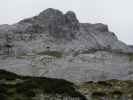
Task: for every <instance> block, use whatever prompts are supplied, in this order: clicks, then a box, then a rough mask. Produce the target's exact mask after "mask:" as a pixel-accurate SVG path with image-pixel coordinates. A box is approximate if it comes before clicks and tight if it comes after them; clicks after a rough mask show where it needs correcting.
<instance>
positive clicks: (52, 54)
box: [38, 51, 63, 58]
mask: <svg viewBox="0 0 133 100" xmlns="http://www.w3.org/2000/svg"><path fill="white" fill-rule="evenodd" d="M38 54H39V55H48V56H52V57H56V58H62V57H63V53H62V52H59V51H43V52H40V53H38Z"/></svg>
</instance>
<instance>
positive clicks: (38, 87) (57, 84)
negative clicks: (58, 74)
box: [0, 70, 86, 100]
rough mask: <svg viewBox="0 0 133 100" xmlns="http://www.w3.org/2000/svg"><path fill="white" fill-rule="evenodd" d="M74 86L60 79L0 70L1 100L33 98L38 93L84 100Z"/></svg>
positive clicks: (29, 99) (28, 99)
mask: <svg viewBox="0 0 133 100" xmlns="http://www.w3.org/2000/svg"><path fill="white" fill-rule="evenodd" d="M3 80H4V81H3ZM20 80H21V81H20ZM12 82H16V84H12ZM7 83H8V84H7ZM75 87H76V86H75V85H74V84H73V83H71V82H68V81H66V80H62V79H53V78H45V77H29V76H19V75H16V74H14V73H11V72H7V71H3V70H0V98H2V100H35V99H33V98H35V97H36V96H37V95H38V93H42V94H44V95H47V94H49V95H53V96H54V95H56V94H58V95H61V96H69V97H74V98H81V99H80V100H86V98H85V97H84V96H83V95H82V94H81V93H80V92H78V91H76V88H75ZM48 100H50V99H48Z"/></svg>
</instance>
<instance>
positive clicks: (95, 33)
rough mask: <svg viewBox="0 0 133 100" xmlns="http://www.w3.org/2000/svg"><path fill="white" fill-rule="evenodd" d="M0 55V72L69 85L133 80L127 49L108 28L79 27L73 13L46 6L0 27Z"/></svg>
mask: <svg viewBox="0 0 133 100" xmlns="http://www.w3.org/2000/svg"><path fill="white" fill-rule="evenodd" d="M7 37H10V38H7ZM10 44H12V45H10ZM7 45H8V46H7ZM0 54H1V55H0V68H1V69H6V70H10V71H13V72H16V73H18V74H22V75H32V76H47V77H52V78H62V79H66V80H70V81H73V82H84V81H89V80H103V79H112V78H113V79H114V78H116V79H132V76H133V73H132V71H133V69H132V66H133V62H132V61H133V49H132V47H131V46H128V45H126V44H125V43H123V42H121V41H120V40H119V39H118V38H117V36H116V35H115V34H114V33H113V32H111V31H110V30H109V29H108V26H107V25H104V24H101V23H97V24H90V23H80V22H79V21H78V19H77V18H76V15H75V13H74V12H72V11H68V12H66V13H65V14H63V13H62V12H61V11H59V10H57V9H53V8H49V9H47V10H44V11H42V12H41V13H40V14H39V15H37V16H34V17H32V18H28V19H24V20H22V21H20V22H18V23H16V24H13V25H1V26H0ZM3 59H4V60H3Z"/></svg>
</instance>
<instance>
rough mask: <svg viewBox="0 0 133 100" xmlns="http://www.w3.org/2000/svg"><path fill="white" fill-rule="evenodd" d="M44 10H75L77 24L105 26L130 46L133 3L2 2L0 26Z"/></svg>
mask: <svg viewBox="0 0 133 100" xmlns="http://www.w3.org/2000/svg"><path fill="white" fill-rule="evenodd" d="M47 8H56V9H60V10H62V11H64V12H66V11H68V10H72V11H75V13H76V14H77V17H78V19H79V20H80V22H90V23H104V24H108V26H109V28H110V30H111V31H113V32H115V33H116V35H117V36H118V37H119V39H120V40H122V41H124V42H126V43H128V44H133V39H132V38H133V34H132V33H133V27H132V26H133V13H132V10H133V0H1V2H0V24H12V23H16V22H17V21H19V20H21V19H23V18H27V17H32V16H34V15H36V14H38V13H39V12H41V11H43V10H45V9H47Z"/></svg>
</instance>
